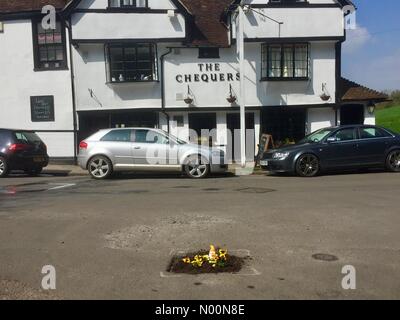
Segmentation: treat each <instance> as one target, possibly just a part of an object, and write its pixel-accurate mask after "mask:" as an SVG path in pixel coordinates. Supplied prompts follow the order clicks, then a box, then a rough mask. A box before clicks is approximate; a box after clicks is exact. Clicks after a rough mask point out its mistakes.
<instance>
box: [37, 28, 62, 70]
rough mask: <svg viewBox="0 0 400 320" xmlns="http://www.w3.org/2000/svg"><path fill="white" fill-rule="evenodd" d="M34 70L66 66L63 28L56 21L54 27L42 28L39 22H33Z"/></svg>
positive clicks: (55, 68)
mask: <svg viewBox="0 0 400 320" xmlns="http://www.w3.org/2000/svg"><path fill="white" fill-rule="evenodd" d="M32 29H33V48H34V62H35V70H57V69H65V68H66V67H67V57H66V46H65V28H64V25H63V23H61V22H57V23H56V28H55V29H47V30H45V29H43V27H42V23H41V22H37V21H35V22H33V25H32Z"/></svg>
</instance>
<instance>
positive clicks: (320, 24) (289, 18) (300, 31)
mask: <svg viewBox="0 0 400 320" xmlns="http://www.w3.org/2000/svg"><path fill="white" fill-rule="evenodd" d="M254 10H255V11H256V12H254V11H250V12H248V13H247V14H246V18H245V26H244V30H245V31H244V32H245V38H249V39H252V38H294V37H303V38H307V37H309V38H310V37H342V36H344V23H343V21H344V20H343V11H342V9H341V8H329V7H328V8H264V9H257V8H255V9H254ZM257 12H259V13H261V14H258V13H257ZM264 15H266V16H268V17H270V18H272V19H274V20H276V21H278V22H283V24H281V25H279V24H278V23H277V22H274V21H272V20H270V19H268V18H266V17H264ZM232 33H233V38H234V39H236V27H235V20H233V22H232Z"/></svg>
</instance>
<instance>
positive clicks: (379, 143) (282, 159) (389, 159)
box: [260, 125, 400, 177]
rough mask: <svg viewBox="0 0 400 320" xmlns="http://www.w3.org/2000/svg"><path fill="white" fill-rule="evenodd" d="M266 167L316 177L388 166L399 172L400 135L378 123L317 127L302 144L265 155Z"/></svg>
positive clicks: (389, 168) (263, 166) (273, 170)
mask: <svg viewBox="0 0 400 320" xmlns="http://www.w3.org/2000/svg"><path fill="white" fill-rule="evenodd" d="M260 164H261V167H262V168H263V169H264V170H268V171H272V172H288V173H295V174H297V175H299V176H302V177H314V176H316V175H318V173H320V172H321V171H325V170H333V169H335V170H337V169H339V170H340V169H350V168H372V167H385V168H386V169H387V170H389V171H392V172H400V136H399V135H398V134H396V133H394V132H392V131H390V130H388V129H385V128H381V127H377V126H366V125H358V126H341V127H332V128H325V129H321V130H318V131H316V132H314V133H312V134H310V135H309V136H307V137H305V138H304V139H303V140H301V141H300V142H299V143H297V144H295V145H292V146H286V147H283V148H280V149H276V150H271V151H270V152H267V153H265V154H264V156H263V158H262V160H261V162H260Z"/></svg>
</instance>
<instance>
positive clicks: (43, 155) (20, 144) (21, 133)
mask: <svg viewBox="0 0 400 320" xmlns="http://www.w3.org/2000/svg"><path fill="white" fill-rule="evenodd" d="M48 163H49V156H48V155H47V147H46V145H45V144H44V143H43V141H42V140H41V139H40V138H39V137H38V136H37V135H36V133H35V132H33V131H27V130H11V129H0V178H3V177H5V176H7V175H8V173H9V172H10V171H12V170H23V171H25V172H26V173H28V174H32V175H37V174H39V173H40V172H42V169H43V168H44V167H46V166H47V165H48Z"/></svg>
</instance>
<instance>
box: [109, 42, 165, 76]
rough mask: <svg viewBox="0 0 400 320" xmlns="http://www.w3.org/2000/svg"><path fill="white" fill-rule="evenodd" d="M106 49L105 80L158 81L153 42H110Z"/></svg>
mask: <svg viewBox="0 0 400 320" xmlns="http://www.w3.org/2000/svg"><path fill="white" fill-rule="evenodd" d="M106 51H107V55H108V57H107V59H106V61H107V64H108V66H107V82H111V83H118V82H146V81H158V72H157V54H156V47H155V45H154V44H148V43H137V44H112V45H108V46H107V47H106Z"/></svg>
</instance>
